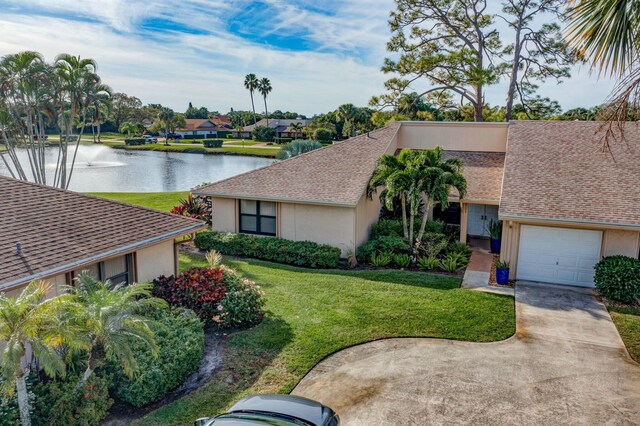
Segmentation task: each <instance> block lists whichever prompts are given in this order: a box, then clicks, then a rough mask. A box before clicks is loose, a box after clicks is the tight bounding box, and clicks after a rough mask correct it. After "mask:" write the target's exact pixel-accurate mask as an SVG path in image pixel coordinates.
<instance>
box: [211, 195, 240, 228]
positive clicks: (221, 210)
mask: <svg viewBox="0 0 640 426" xmlns="http://www.w3.org/2000/svg"><path fill="white" fill-rule="evenodd" d="M236 204H237V203H236V200H235V199H234V198H217V197H212V198H211V208H212V214H211V223H212V227H213V229H214V230H215V231H220V232H236V231H237V229H236V223H237V218H238V215H237V212H236Z"/></svg>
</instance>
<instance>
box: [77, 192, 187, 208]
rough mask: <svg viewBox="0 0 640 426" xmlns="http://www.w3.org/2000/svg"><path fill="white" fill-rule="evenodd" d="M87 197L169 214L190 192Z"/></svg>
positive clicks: (107, 193)
mask: <svg viewBox="0 0 640 426" xmlns="http://www.w3.org/2000/svg"><path fill="white" fill-rule="evenodd" d="M87 195H93V196H94V197H101V198H107V199H109V200H115V201H120V202H122V203H127V204H134V205H136V206H142V207H147V208H149V209H154V210H160V211H163V212H169V211H171V209H172V208H174V207H175V206H177V205H178V204H180V200H184V199H185V198H187V197H188V196H189V192H188V191H187V192H89V193H87Z"/></svg>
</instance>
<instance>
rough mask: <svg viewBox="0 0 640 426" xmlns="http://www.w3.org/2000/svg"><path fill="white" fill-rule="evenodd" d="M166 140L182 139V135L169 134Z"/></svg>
mask: <svg viewBox="0 0 640 426" xmlns="http://www.w3.org/2000/svg"><path fill="white" fill-rule="evenodd" d="M166 139H182V135H180V134H178V133H167V136H166Z"/></svg>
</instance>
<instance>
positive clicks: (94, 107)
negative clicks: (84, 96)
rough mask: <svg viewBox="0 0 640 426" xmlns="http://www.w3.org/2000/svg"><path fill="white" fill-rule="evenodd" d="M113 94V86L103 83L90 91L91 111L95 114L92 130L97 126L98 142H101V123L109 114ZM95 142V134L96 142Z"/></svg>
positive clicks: (92, 119) (92, 118) (92, 120)
mask: <svg viewBox="0 0 640 426" xmlns="http://www.w3.org/2000/svg"><path fill="white" fill-rule="evenodd" d="M112 94H113V90H112V89H111V87H109V86H107V85H106V84H102V83H98V84H96V85H95V86H93V87H92V90H91V92H90V93H89V96H90V104H91V111H92V112H93V116H92V117H91V124H92V130H93V127H94V126H96V127H97V131H98V134H97V136H98V143H99V142H100V125H101V123H102V119H103V117H104V116H106V115H107V114H106V112H107V111H108V105H109V99H110V98H111V95H112ZM95 142H96V141H95V136H94V143H95Z"/></svg>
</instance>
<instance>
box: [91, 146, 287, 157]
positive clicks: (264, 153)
mask: <svg viewBox="0 0 640 426" xmlns="http://www.w3.org/2000/svg"><path fill="white" fill-rule="evenodd" d="M103 145H106V146H109V147H111V148H116V149H126V150H130V151H161V152H183V153H191V154H232V155H252V156H257V157H269V158H275V156H276V154H277V153H278V151H279V148H278V147H275V148H271V149H269V148H242V147H237V148H236V147H231V148H229V147H222V148H205V147H203V146H194V145H187V144H175V145H165V144H163V143H158V144H148V145H134V146H125V144H124V142H104V143H103Z"/></svg>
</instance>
